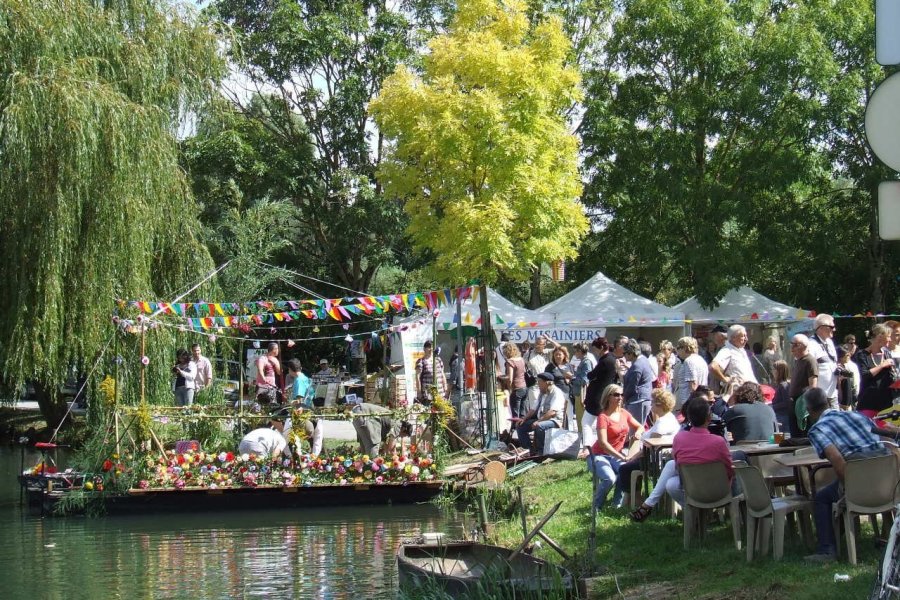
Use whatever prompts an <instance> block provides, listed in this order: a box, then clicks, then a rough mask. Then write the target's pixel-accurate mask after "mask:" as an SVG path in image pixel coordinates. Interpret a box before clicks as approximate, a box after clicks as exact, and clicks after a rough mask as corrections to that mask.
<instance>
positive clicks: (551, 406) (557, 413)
mask: <svg viewBox="0 0 900 600" xmlns="http://www.w3.org/2000/svg"><path fill="white" fill-rule="evenodd" d="M537 380H538V388H539V390H540V393H539V395H538V402H537V406H535V407H534V408H533V409H531V410H530V411H528V412H527V413H525V415H524V416H523V417H522V422H521V424H520V425H519V426H518V427H517V428H516V433H517V435H518V436H519V444H520V445H521V446H522V447H523V448H525V449H526V450H528V452H529V454H538V455H540V454H543V452H544V435H545V432H546V431H547V430H548V429H554V428H557V427H562V418H563V412H564V411H565V409H566V396H565V395H564V394H563V393H562V390H560V389H559V388H558V387H556V386H555V385H553V374H552V373H548V372H546V371H544V372H542V373H538V374H537ZM532 431H533V432H534V444H533V445H532V443H531V438H530V437H529V435H528V434H529V433H531V432H532Z"/></svg>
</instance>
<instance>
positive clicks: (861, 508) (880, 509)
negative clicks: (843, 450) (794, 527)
mask: <svg viewBox="0 0 900 600" xmlns="http://www.w3.org/2000/svg"><path fill="white" fill-rule="evenodd" d="M898 481H900V470H898V468H897V458H896V457H895V456H894V454H887V455H885V456H876V457H872V458H862V459H858V460H849V461H847V466H846V468H845V470H844V497H843V498H841V499H840V500H838V501H837V502H836V503H835V510H836V512H837V513H838V514H843V525H844V535H845V536H846V538H847V560H848V561H849V562H850V564H851V565H855V564H856V531H857V527H858V525H857V522H858V519H859V516H858V515H871V517H870V518H871V519H872V525H873V529H874V530H875V532H876V535H877V534H878V528H877V526H875V525H876V522H875V519H876V515H878V514H882V513H884V514H885V517H886V518H889V516H890V514H891V511H892V510H893V508H894V505H895V504H896V503H897V483H898ZM835 530H836V531H837V529H835Z"/></svg>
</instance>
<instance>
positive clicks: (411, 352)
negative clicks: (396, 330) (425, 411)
mask: <svg viewBox="0 0 900 600" xmlns="http://www.w3.org/2000/svg"><path fill="white" fill-rule="evenodd" d="M430 339H431V327H410V328H409V329H406V330H405V331H401V332H400V340H401V344H402V346H403V375H404V378H405V379H406V403H407V405H411V404H412V403H413V402H415V400H416V362H417V361H418V360H419V359H420V358H422V356H423V355H424V354H425V351H424V350H423V347H424V346H425V342H426V341H427V340H430ZM438 360H440V359H438Z"/></svg>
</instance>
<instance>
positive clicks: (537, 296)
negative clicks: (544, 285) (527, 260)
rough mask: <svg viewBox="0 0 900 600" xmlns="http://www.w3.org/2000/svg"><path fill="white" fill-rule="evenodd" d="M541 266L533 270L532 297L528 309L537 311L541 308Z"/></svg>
mask: <svg viewBox="0 0 900 600" xmlns="http://www.w3.org/2000/svg"><path fill="white" fill-rule="evenodd" d="M541 304H543V302H541V265H538V266H536V267H535V268H534V269H532V270H531V297H529V299H528V308H531V309H535V308H538V307H540V306H541Z"/></svg>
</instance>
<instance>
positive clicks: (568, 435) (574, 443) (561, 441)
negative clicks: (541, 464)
mask: <svg viewBox="0 0 900 600" xmlns="http://www.w3.org/2000/svg"><path fill="white" fill-rule="evenodd" d="M580 451H581V436H580V435H578V432H577V431H569V430H568V429H560V428H553V429H547V430H546V431H545V432H544V455H545V456H565V457H568V458H578V453H579V452H580Z"/></svg>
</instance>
